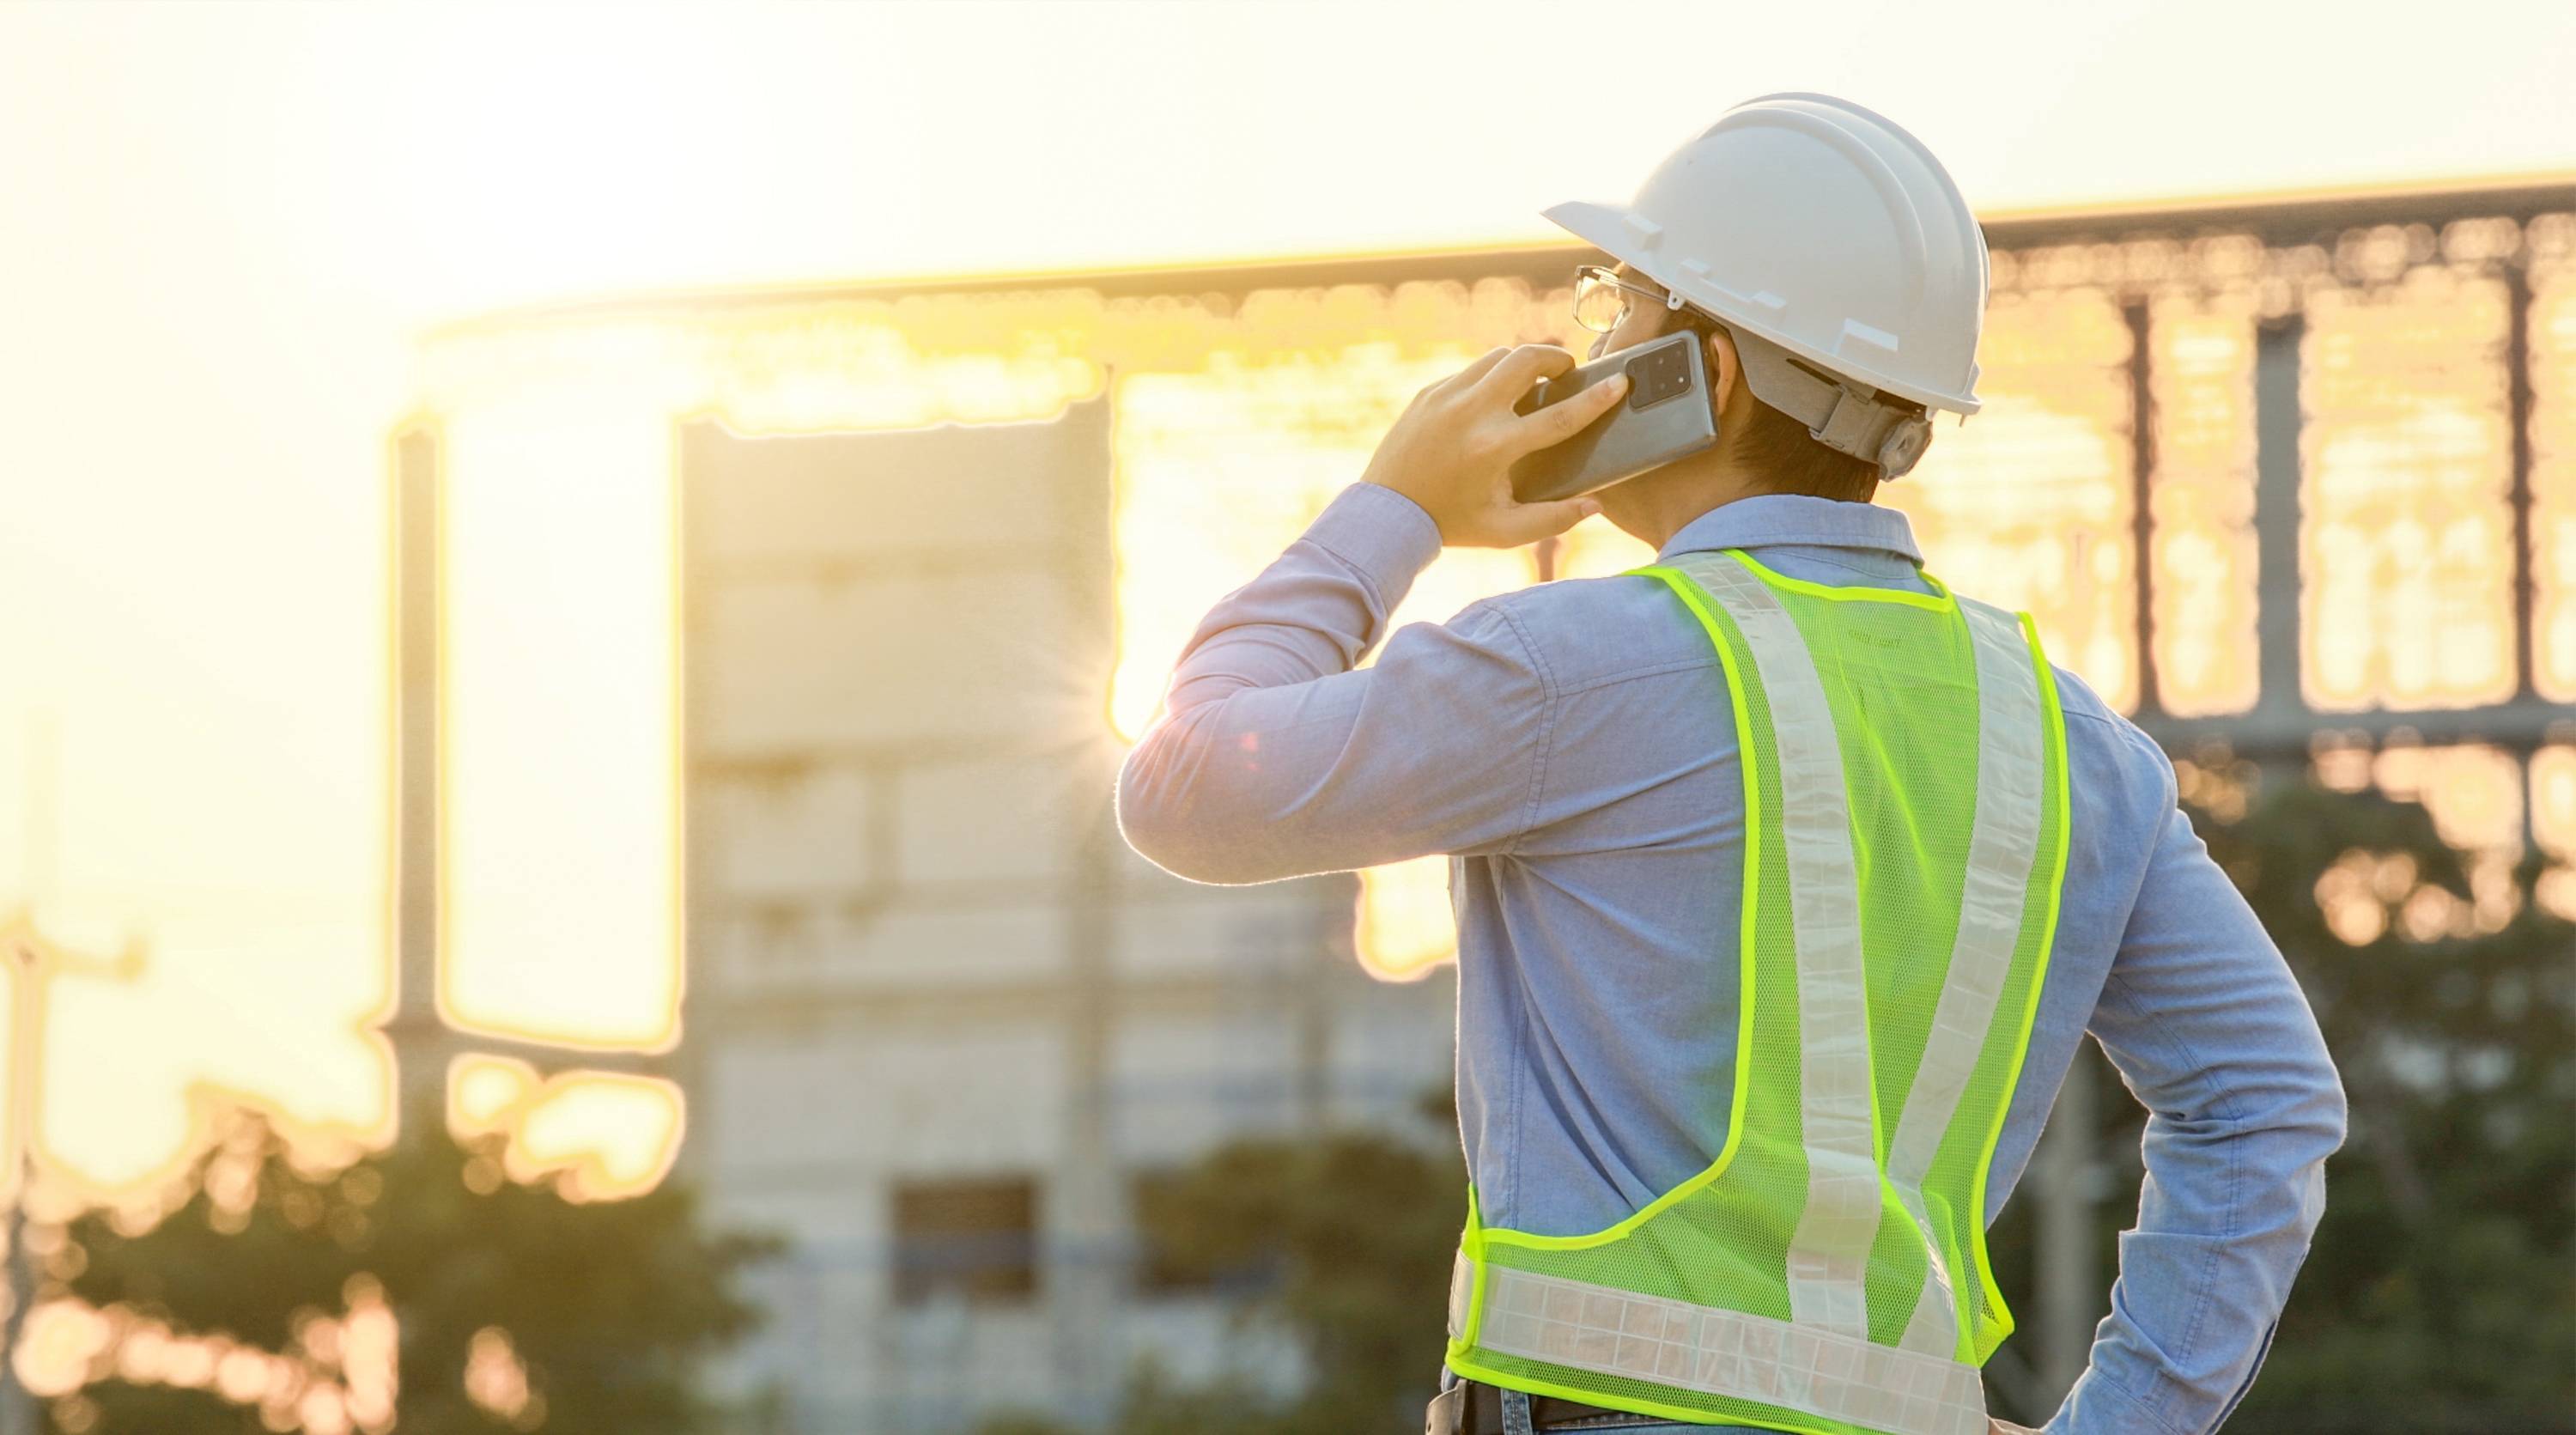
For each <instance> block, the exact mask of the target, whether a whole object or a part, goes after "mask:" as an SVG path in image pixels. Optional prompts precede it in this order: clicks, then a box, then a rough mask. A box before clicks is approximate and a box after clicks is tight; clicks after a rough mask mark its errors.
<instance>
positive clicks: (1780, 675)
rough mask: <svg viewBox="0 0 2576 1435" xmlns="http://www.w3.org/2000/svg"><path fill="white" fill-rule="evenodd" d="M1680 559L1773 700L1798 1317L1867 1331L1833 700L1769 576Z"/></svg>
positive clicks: (1853, 944) (1864, 1122)
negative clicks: (1793, 1045)
mask: <svg viewBox="0 0 2576 1435" xmlns="http://www.w3.org/2000/svg"><path fill="white" fill-rule="evenodd" d="M1673 566H1674V567H1676V568H1679V569H1680V570H1682V571H1683V572H1685V573H1687V574H1689V575H1690V576H1691V579H1692V581H1694V582H1696V583H1698V584H1699V585H1700V586H1701V587H1702V588H1705V589H1707V590H1708V592H1709V596H1711V597H1713V598H1715V599H1717V601H1719V602H1720V603H1723V604H1725V605H1726V611H1727V616H1729V617H1731V618H1733V619H1735V626H1736V627H1737V628H1738V629H1739V630H1741V631H1742V632H1743V634H1744V642H1745V646H1747V647H1749V648H1751V649H1752V650H1753V663H1754V666H1755V667H1757V668H1760V669H1761V670H1762V685H1763V687H1764V689H1765V690H1767V691H1768V692H1769V693H1770V695H1771V731H1772V733H1773V734H1774V743H1775V745H1776V746H1777V747H1778V749H1779V754H1780V828H1781V836H1782V838H1783V839H1784V840H1785V841H1786V843H1787V846H1788V849H1789V910H1790V912H1791V914H1792V918H1793V920H1794V921H1795V922H1796V923H1797V927H1798V1096H1799V1112H1798V1117H1799V1123H1800V1129H1801V1131H1802V1132H1803V1133H1804V1135H1805V1138H1806V1146H1807V1209H1806V1212H1805V1214H1804V1215H1802V1216H1800V1217H1799V1218H1798V1230H1797V1234H1795V1235H1793V1236H1791V1237H1790V1238H1789V1310H1790V1316H1791V1319H1793V1320H1794V1321H1796V1322H1797V1323H1798V1324H1799V1325H1804V1326H1813V1327H1815V1328H1817V1329H1819V1330H1831V1331H1840V1332H1841V1333H1843V1334H1845V1335H1853V1336H1858V1337H1860V1338H1861V1339H1863V1340H1867V1339H1868V1338H1869V1302H1868V1300H1867V1297H1866V1296H1865V1294H1864V1293H1863V1291H1862V1289H1861V1277H1862V1274H1863V1272H1864V1271H1865V1270H1866V1269H1867V1267H1868V1264H1869V1246H1870V1242H1871V1241H1872V1240H1875V1239H1876V1238H1877V1236H1878V1209H1879V1202H1878V1150H1877V1147H1876V1146H1875V1144H1874V1142H1875V1140H1876V1137H1875V1134H1874V1133H1875V1131H1876V1129H1877V1120H1876V1118H1875V1117H1874V1116H1872V1115H1871V1113H1870V1096H1869V989H1868V987H1867V986H1866V985H1864V983H1863V977H1862V971H1861V956H1860V879H1859V878H1858V877H1857V876H1855V875H1854V872H1853V868H1852V848H1851V814H1850V813H1849V812H1848V811H1846V810H1845V808H1844V806H1843V758H1842V752H1841V750H1840V749H1839V748H1837V747H1836V746H1835V743H1834V712H1833V707H1832V705H1831V704H1829V703H1827V702H1826V701H1825V690H1824V686H1823V684H1822V683H1820V682H1818V681H1817V679H1816V663H1815V659H1813V658H1811V657H1809V656H1808V654H1807V640H1806V639H1805V638H1802V637H1800V636H1799V635H1798V624H1797V620H1796V619H1794V618H1791V617H1790V616H1789V610H1788V609H1786V608H1783V607H1781V606H1780V599H1779V597H1778V595H1776V594H1774V593H1773V592H1772V591H1771V590H1770V588H1768V587H1767V586H1765V585H1764V584H1763V582H1762V580H1761V579H1759V578H1756V577H1754V576H1753V574H1752V573H1751V572H1750V571H1748V570H1747V569H1746V568H1745V566H1744V565H1743V564H1741V563H1738V562H1736V561H1735V560H1734V559H1732V558H1729V557H1727V556H1726V555H1724V554H1722V553H1690V554H1685V555H1683V556H1682V557H1681V558H1680V559H1678V560H1676V561H1675V562H1674V564H1673Z"/></svg>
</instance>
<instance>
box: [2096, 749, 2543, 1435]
mask: <svg viewBox="0 0 2576 1435" xmlns="http://www.w3.org/2000/svg"><path fill="white" fill-rule="evenodd" d="M2213 771H2214V775H2213V776H2212V777H2210V778H2206V779H2204V780H2203V781H2202V782H2201V783H2199V784H2198V786H2199V787H2200V788H2201V792H2200V793H2199V796H2200V797H2201V798H2202V802H2201V803H2199V804H2197V805H2196V807H2195V811H2194V814H2193V815H2194V817H2195V819H2196V821H2197V825H2198V827H2199V829H2200V832H2201V835H2202V837H2203V839H2204V840H2205V841H2207V842H2208V843H2209V847H2210V852H2211V854H2212V855H2213V856H2215V857H2216V858H2217V860H2218V862H2219V864H2220V865H2221V866H2222V867H2224V868H2225V869H2226V870H2227V872H2228V874H2229V876H2231V877H2232V878H2234V879H2235V882H2236V884H2237V886H2238V887H2239V888H2240V889H2241V890H2242V891H2243V892H2244V893H2245V895H2246V898H2247V900H2248V901H2249V902H2250V903H2251V904H2252V906H2253V908H2254V910H2255V912H2256V913H2257V914H2258V915H2260V916H2261V918H2262V920H2263V925H2264V928H2265V929H2266V930H2267V931H2269V932H2270V933H2271V934H2272V937H2273V940H2274V941H2276V942H2278V943H2279V944H2280V946H2281V950H2282V952H2283V954H2284V955H2285V956H2286V957H2287V958H2288V960H2289V962H2290V966H2291V970H2292V971H2293V972H2295V973H2296V974H2297V976H2298V978H2299V982H2300V985H2301V986H2303V987H2304V988H2306V990H2307V993H2308V997H2309V1001H2310V1002H2311V1004H2312V1005H2313V1006H2314V1007H2315V1008H2316V1012H2317V1020H2318V1024H2319V1025H2320V1026H2321V1027H2322V1028H2323V1029H2324V1031H2325V1037H2326V1044H2327V1047H2328V1049H2330V1050H2331V1051H2333V1052H2334V1055H2335V1063H2336V1066H2337V1067H2338V1069H2340V1071H2341V1072H2342V1074H2343V1083H2344V1089H2345V1091H2346V1093H2347V1094H2348V1095H2349V1097H2350V1098H2351V1103H2352V1114H2351V1124H2350V1134H2349V1136H2348V1137H2347V1139H2346V1140H2345V1143H2344V1147H2343V1149H2342V1150H2341V1151H2340V1152H2338V1153H2336V1155H2335V1156H2334V1157H2333V1158H2332V1159H2330V1160H2329V1161H2328V1162H2327V1164H2326V1217H2325V1220H2324V1222H2323V1223H2322V1224H2321V1225H2320V1226H2319V1228H2318V1231H2317V1237H2316V1243H2315V1245H2314V1247H2313V1248H2312V1249H2311V1250H2310V1252H2309V1254H2308V1261H2307V1264H2306V1265H2305V1266H2304V1267H2303V1268H2302V1269H2301V1271H2300V1275H2299V1281H2298V1284H2297V1285H2296V1286H2295V1287H2293V1289H2292V1291H2291V1296H2290V1303H2289V1308H2288V1309H2287V1310H2286V1311H2285V1312H2284V1313H2283V1315H2282V1319H2281V1326H2280V1330H2279V1332H2278V1333H2277V1334H2276V1335H2275V1337H2274V1339H2273V1344H2272V1349H2271V1352H2270V1354H2269V1355H2267V1356H2266V1357H2265V1359H2264V1363H2263V1369H2262V1374H2261V1377H2260V1378H2259V1379H2258V1381H2257V1382H2256V1384H2255V1387H2254V1389H2253V1390H2252V1391H2250V1392H2249V1393H2248V1394H2247V1396H2246V1398H2245V1401H2244V1404H2243V1405H2242V1406H2241V1407H2239V1412H2238V1414H2237V1416H2236V1417H2235V1418H2234V1419H2232V1420H2231V1421H2230V1424H2231V1426H2234V1427H2239V1428H2244V1429H2248V1430H2265V1429H2270V1430H2285V1431H2286V1430H2346V1431H2355V1432H2370V1431H2389V1432H2396V1431H2407V1432H2445V1431H2460V1432H2467V1431H2522V1430H2527V1431H2538V1430H2570V1429H2576V1117H2572V1116H2571V1112H2576V924H2571V923H2569V922H2567V921H2566V920H2564V919H2563V918H2560V917H2557V916H2555V915H2553V914H2551V913H2550V912H2548V911H2547V910H2546V909H2544V908H2543V907H2541V905H2540V904H2539V902H2538V901H2537V900H2536V890H2537V886H2538V882H2539V878H2540V874H2541V870H2542V864H2541V859H2540V857H2539V856H2538V855H2537V854H2526V855H2525V857H2524V858H2523V860H2522V861H2521V863H2520V864H2519V866H2518V867H2516V868H2514V869H2513V870H2512V871H2510V872H2505V871H2502V870H2492V871H2490V872H2488V873H2487V874H2486V875H2485V876H2484V877H2482V878H2479V879H2477V880H2475V881H2473V880H2472V871H2471V867H2470V865H2469V864H2468V863H2465V862H2464V861H2463V859H2462V857H2461V854H2459V853H2458V852H2456V851H2454V850H2452V849H2451V848H2450V847H2449V846H2447V845H2446V844H2445V843H2444V842H2443V841H2442V839H2441V837H2440V835H2439V834H2438V833H2437V832H2436V831H2435V830H2434V827H2433V823H2432V819H2431V818H2430V816H2429V815H2428V814H2427V813H2426V812H2425V810H2424V809H2423V808H2422V807H2421V806H2418V805H2416V804H2414V803H2411V802H2398V801H2392V800H2390V799H2388V798H2385V797H2381V796H2378V795H2376V794H2371V793H2358V794H2346V793H2338V792H2330V791H2327V790H2324V789H2322V788H2318V787H2315V786H2311V785H2308V784H2305V783H2298V784H2283V785H2280V786H2278V787H2276V788H2275V790H2274V791H2273V792H2271V793H2270V794H2267V795H2265V796H2264V797H2263V798H2262V799H2261V800H2259V801H2256V802H2254V803H2252V804H2251V805H2250V810H2249V809H2248V808H2247V806H2246V804H2244V803H2243V802H2242V800H2241V793H2242V790H2243V788H2244V786H2245V785H2246V779H2247V778H2248V777H2249V776H2250V774H2248V773H2247V772H2245V771H2244V770H2243V769H2241V768H2239V769H2236V770H2234V771H2232V772H2230V771H2228V770H2227V769H2226V768H2225V767H2223V766H2222V767H2219V768H2216V769H2214V770H2213ZM2480 889H2484V901H2483V902H2481V900H2480ZM2482 907H2483V908H2484V909H2485V915H2484V918H2483V920H2482V919H2481V916H2480V912H2481V908H2482ZM2506 911H2510V913H2511V915H2510V917H2509V919H2507V918H2505V917H2504V913H2505V912H2506ZM2132 1145H2133V1146H2134V1142H2133V1143H2132Z"/></svg>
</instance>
